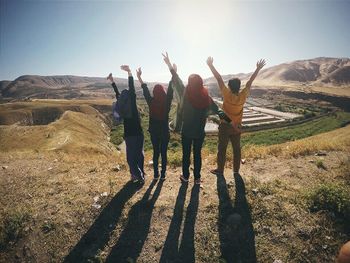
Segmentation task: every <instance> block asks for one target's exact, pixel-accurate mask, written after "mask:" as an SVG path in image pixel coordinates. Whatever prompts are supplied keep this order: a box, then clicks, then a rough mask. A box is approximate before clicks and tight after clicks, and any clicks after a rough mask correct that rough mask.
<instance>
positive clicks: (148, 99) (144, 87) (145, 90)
mask: <svg viewBox="0 0 350 263" xmlns="http://www.w3.org/2000/svg"><path fill="white" fill-rule="evenodd" d="M141 75H142V70H141V68H138V69H137V70H136V76H137V79H138V80H139V81H140V83H141V88H142V91H143V96H144V97H145V99H146V102H147V104H148V105H150V104H151V101H152V97H151V94H150V93H149V90H148V87H147V84H146V83H144V82H143V80H142V78H141Z"/></svg>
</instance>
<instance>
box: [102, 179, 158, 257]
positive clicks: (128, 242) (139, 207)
mask: <svg viewBox="0 0 350 263" xmlns="http://www.w3.org/2000/svg"><path fill="white" fill-rule="evenodd" d="M155 184H156V181H152V183H151V184H150V185H149V187H148V189H147V191H146V192H145V194H144V196H143V197H142V199H141V200H140V201H138V202H137V203H135V204H134V205H133V206H132V207H131V209H130V211H129V214H128V222H127V224H126V226H125V228H124V230H123V231H122V233H121V234H120V236H119V239H118V241H117V243H116V244H115V246H114V247H113V248H112V250H111V252H110V254H109V255H108V257H107V259H106V261H105V262H128V261H130V260H132V262H136V261H137V258H138V257H139V255H140V253H141V251H142V247H143V245H144V243H145V241H146V238H147V235H148V231H149V228H150V225H151V218H152V211H153V208H154V205H155V203H156V201H157V199H158V197H159V195H160V191H161V189H162V186H163V181H159V182H158V185H157V187H156V189H155V191H154V193H153V195H152V198H151V199H150V200H148V199H149V196H150V195H151V192H152V189H153V188H154V186H155Z"/></svg>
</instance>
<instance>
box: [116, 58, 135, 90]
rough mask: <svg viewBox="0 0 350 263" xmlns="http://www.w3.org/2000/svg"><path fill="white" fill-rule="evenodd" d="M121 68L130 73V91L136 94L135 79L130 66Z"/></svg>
mask: <svg viewBox="0 0 350 263" xmlns="http://www.w3.org/2000/svg"><path fill="white" fill-rule="evenodd" d="M120 68H121V69H122V70H124V71H126V72H128V81H129V91H130V92H132V93H134V94H136V93H135V85H134V78H133V76H132V73H131V70H130V67H129V66H128V65H121V66H120Z"/></svg>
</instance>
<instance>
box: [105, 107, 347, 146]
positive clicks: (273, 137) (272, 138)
mask: <svg viewBox="0 0 350 263" xmlns="http://www.w3.org/2000/svg"><path fill="white" fill-rule="evenodd" d="M140 109H141V118H142V127H143V130H144V135H145V145H144V148H145V151H149V150H152V144H151V141H150V136H149V133H148V132H147V129H148V108H147V106H146V105H145V104H141V105H140ZM349 123H350V113H347V112H340V111H339V112H335V113H333V114H331V115H327V116H324V117H321V118H319V119H316V120H310V121H309V122H306V123H302V124H296V125H293V126H288V127H284V128H276V129H268V130H261V131H255V132H247V133H243V135H242V139H241V145H242V146H243V147H244V146H246V145H273V144H280V143H284V142H288V141H294V140H298V139H303V138H306V137H309V136H313V135H316V134H320V133H324V132H328V131H331V130H334V129H337V128H340V127H344V126H345V125H347V124H349ZM122 136H123V126H122V125H120V126H118V127H113V128H112V131H111V141H112V142H113V143H114V144H115V145H119V144H120V143H122V141H123V138H122ZM204 147H206V148H208V149H209V151H210V152H216V149H217V136H216V135H210V136H207V137H206V139H205V144H204ZM169 150H171V151H173V152H177V151H178V150H181V137H180V135H179V134H174V133H172V134H171V138H170V143H169Z"/></svg>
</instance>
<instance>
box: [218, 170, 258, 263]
mask: <svg viewBox="0 0 350 263" xmlns="http://www.w3.org/2000/svg"><path fill="white" fill-rule="evenodd" d="M234 179H235V186H236V191H235V193H236V196H235V202H234V206H232V202H231V198H230V195H229V193H228V189H227V185H226V180H225V177H224V176H223V175H218V176H217V190H218V195H219V222H218V227H219V238H220V250H221V257H222V258H223V259H225V261H226V262H230V263H238V262H249V263H250V262H252V263H253V262H257V259H256V252H255V234H254V229H253V224H252V219H251V214H250V209H249V206H248V202H247V199H246V196H245V185H244V181H243V179H242V177H241V176H240V175H239V174H234Z"/></svg>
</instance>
